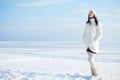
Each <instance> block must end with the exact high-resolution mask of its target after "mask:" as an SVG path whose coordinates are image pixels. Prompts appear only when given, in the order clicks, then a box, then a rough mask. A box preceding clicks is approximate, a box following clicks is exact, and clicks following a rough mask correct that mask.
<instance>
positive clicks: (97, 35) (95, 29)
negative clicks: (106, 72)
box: [83, 10, 102, 80]
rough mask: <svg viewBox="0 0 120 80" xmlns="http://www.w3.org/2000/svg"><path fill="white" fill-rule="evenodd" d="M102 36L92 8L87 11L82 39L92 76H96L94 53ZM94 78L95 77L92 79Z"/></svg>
mask: <svg viewBox="0 0 120 80" xmlns="http://www.w3.org/2000/svg"><path fill="white" fill-rule="evenodd" d="M101 37H102V27H101V23H100V22H99V21H98V19H97V17H96V12H95V11H94V10H91V11H89V14H88V20H87V22H86V26H85V31H84V36H83V40H84V43H85V45H86V49H87V50H86V51H87V53H88V58H89V59H88V60H89V63H90V68H91V74H92V78H98V77H99V72H98V69H97V66H96V64H95V56H96V53H97V52H99V40H100V39H101ZM94 80H96V79H94Z"/></svg>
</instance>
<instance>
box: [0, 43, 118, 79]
mask: <svg viewBox="0 0 120 80" xmlns="http://www.w3.org/2000/svg"><path fill="white" fill-rule="evenodd" d="M100 51H101V52H100V53H97V56H96V61H97V66H98V68H99V71H100V74H101V76H102V78H103V79H104V80H119V78H120V76H119V74H120V70H119V67H120V53H119V52H120V45H119V43H118V44H116V43H115V44H113V43H109V44H108V43H107V44H103V43H102V45H101V50H100ZM87 58H88V57H87V54H86V52H85V49H84V46H83V44H82V43H81V42H79V41H52V42H51V41H35V42H34V41H33V42H32V41H30V42H29V41H25V42H24V41H18V42H17V41H15V42H14V41H13V42H11V41H9V42H7V41H6V42H0V80H89V79H90V78H91V74H90V69H89V63H88V61H87Z"/></svg>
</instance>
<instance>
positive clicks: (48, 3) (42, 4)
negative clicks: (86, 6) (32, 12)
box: [15, 0, 74, 7]
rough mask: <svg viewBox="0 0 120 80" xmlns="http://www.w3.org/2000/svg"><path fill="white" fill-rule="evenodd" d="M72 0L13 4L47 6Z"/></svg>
mask: <svg viewBox="0 0 120 80" xmlns="http://www.w3.org/2000/svg"><path fill="white" fill-rule="evenodd" d="M72 1H74V0H39V1H33V2H26V3H18V4H15V5H16V6H22V7H25V6H28V7H38V6H48V5H59V4H65V3H69V2H72Z"/></svg>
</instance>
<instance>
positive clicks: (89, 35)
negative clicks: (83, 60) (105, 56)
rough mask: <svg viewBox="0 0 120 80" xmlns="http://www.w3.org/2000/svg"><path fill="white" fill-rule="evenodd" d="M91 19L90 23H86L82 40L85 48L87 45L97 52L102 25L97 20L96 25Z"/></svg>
mask: <svg viewBox="0 0 120 80" xmlns="http://www.w3.org/2000/svg"><path fill="white" fill-rule="evenodd" d="M90 20H91V25H90V24H89V23H86V25H85V30H84V35H83V41H84V43H85V46H86V48H88V47H89V49H90V50H92V51H93V52H99V40H100V39H101V38H102V34H103V32H102V27H101V23H100V22H98V25H97V26H96V24H95V21H94V19H90Z"/></svg>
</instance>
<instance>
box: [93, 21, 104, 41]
mask: <svg viewBox="0 0 120 80" xmlns="http://www.w3.org/2000/svg"><path fill="white" fill-rule="evenodd" d="M102 36H103V31H102V26H101V22H99V23H98V26H97V31H96V36H95V38H94V41H97V40H100V39H101V38H102Z"/></svg>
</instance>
